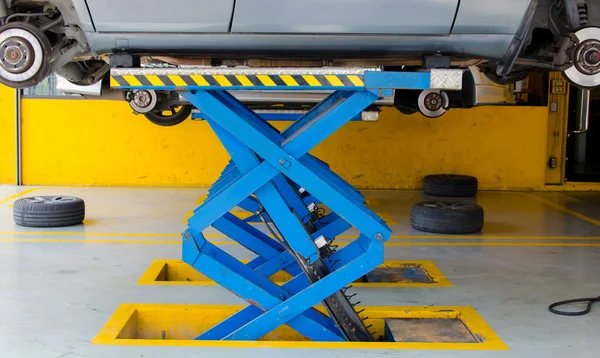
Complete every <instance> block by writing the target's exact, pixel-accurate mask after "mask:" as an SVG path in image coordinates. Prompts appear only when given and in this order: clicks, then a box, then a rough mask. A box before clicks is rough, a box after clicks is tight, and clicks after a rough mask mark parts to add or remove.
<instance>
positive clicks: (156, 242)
mask: <svg viewBox="0 0 600 358" xmlns="http://www.w3.org/2000/svg"><path fill="white" fill-rule="evenodd" d="M2 242H15V243H43V244H63V243H64V244H127V245H181V241H180V240H131V239H129V240H128V239H107V240H100V239H0V243H2ZM223 244H225V243H223Z"/></svg>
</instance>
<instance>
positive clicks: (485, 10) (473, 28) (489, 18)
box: [452, 0, 531, 35]
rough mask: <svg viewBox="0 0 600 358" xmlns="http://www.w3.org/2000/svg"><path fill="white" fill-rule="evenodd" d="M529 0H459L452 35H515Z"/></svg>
mask: <svg viewBox="0 0 600 358" xmlns="http://www.w3.org/2000/svg"><path fill="white" fill-rule="evenodd" d="M530 2H531V0H461V2H460V7H459V9H458V14H457V15H456V21H455V23H454V28H453V30H452V33H453V34H505V35H514V34H516V33H517V30H518V29H519V26H520V25H521V23H522V21H523V17H524V16H525V13H526V12H527V7H528V6H529V3H530Z"/></svg>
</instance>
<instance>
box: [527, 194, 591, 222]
mask: <svg viewBox="0 0 600 358" xmlns="http://www.w3.org/2000/svg"><path fill="white" fill-rule="evenodd" d="M524 195H527V196H528V197H530V198H532V199H535V200H537V201H539V202H540V203H543V204H546V205H548V206H550V207H552V208H554V209H557V210H560V211H562V212H564V213H567V214H570V215H573V216H575V217H577V218H579V219H581V220H585V221H587V222H589V223H590V224H594V225H596V226H600V220H596V219H592V218H591V217H589V216H586V215H583V214H582V213H579V212H577V211H575V210H571V209H569V208H566V207H564V206H562V205H560V204H556V203H554V202H552V201H550V200H546V199H544V198H540V197H538V196H536V195H533V194H524Z"/></svg>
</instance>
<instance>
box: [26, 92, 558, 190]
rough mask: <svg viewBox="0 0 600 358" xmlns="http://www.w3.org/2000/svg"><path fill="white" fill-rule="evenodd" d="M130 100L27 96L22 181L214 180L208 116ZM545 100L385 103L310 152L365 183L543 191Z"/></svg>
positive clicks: (216, 157) (218, 155) (220, 155)
mask: <svg viewBox="0 0 600 358" xmlns="http://www.w3.org/2000/svg"><path fill="white" fill-rule="evenodd" d="M130 113H131V110H130V109H129V106H128V105H127V104H126V103H117V102H103V101H102V102H101V101H83V100H41V99H27V100H24V102H23V122H24V123H23V135H24V141H23V156H24V160H23V166H24V169H23V170H24V171H23V180H24V183H25V184H38V185H42V184H45V185H53V184H56V185H61V184H65V185H66V184H74V185H77V184H93V185H161V186H162V185H164V186H168V185H209V184H211V183H212V182H213V181H214V180H215V179H216V178H217V177H218V175H219V173H220V172H221V170H222V168H223V166H224V165H225V163H226V162H227V160H228V156H227V153H226V152H225V151H224V149H223V148H222V147H221V145H220V143H219V141H218V140H217V139H216V137H215V136H214V134H213V133H212V132H211V130H210V128H209V127H208V125H207V124H206V123H204V122H194V121H189V120H188V121H186V122H185V123H184V124H182V125H180V126H176V127H171V128H161V127H157V126H155V125H153V124H151V123H149V122H148V121H147V120H146V119H145V118H144V117H142V116H133V115H131V114H130ZM547 118H548V112H547V108H545V107H538V108H533V107H487V108H477V109H474V110H453V111H450V112H448V114H446V115H445V116H443V117H441V118H438V119H426V118H423V117H421V116H419V115H413V116H405V115H401V114H399V113H397V112H396V111H395V110H394V109H387V110H385V111H384V112H383V115H382V117H381V119H380V121H379V122H378V123H351V124H349V125H347V126H346V127H345V128H343V129H342V130H341V131H339V132H338V133H336V134H335V135H334V136H332V137H331V138H329V139H328V140H327V141H326V142H325V143H324V144H323V145H321V146H320V147H318V148H317V149H316V150H315V151H314V154H316V155H317V156H319V157H320V158H322V159H323V160H325V161H327V162H329V163H330V164H331V165H332V167H333V169H334V170H335V171H337V172H338V173H340V174H341V175H342V176H343V177H345V178H346V179H348V180H349V181H350V182H351V183H353V184H354V185H356V186H358V187H361V188H381V189H385V188H394V189H397V188H401V189H403V188H419V187H420V186H421V179H422V177H423V176H424V175H427V174H431V173H438V172H454V173H465V174H471V175H475V176H477V177H478V178H479V179H480V182H481V187H482V188H483V189H527V188H542V187H543V186H544V179H545V163H546V135H547Z"/></svg>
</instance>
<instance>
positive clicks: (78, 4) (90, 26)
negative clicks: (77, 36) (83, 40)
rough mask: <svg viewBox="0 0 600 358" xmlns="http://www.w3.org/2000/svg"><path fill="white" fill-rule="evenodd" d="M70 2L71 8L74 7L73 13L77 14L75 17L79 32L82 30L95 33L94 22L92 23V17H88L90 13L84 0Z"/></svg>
mask: <svg viewBox="0 0 600 358" xmlns="http://www.w3.org/2000/svg"><path fill="white" fill-rule="evenodd" d="M64 2H68V1H64ZM72 2H73V6H74V7H75V11H76V12H77V17H78V18H79V25H80V26H81V30H83V31H84V32H91V31H96V29H95V28H94V22H93V21H92V17H91V16H90V12H89V11H88V7H87V4H86V2H85V0H72Z"/></svg>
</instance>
